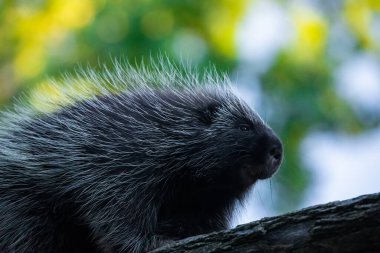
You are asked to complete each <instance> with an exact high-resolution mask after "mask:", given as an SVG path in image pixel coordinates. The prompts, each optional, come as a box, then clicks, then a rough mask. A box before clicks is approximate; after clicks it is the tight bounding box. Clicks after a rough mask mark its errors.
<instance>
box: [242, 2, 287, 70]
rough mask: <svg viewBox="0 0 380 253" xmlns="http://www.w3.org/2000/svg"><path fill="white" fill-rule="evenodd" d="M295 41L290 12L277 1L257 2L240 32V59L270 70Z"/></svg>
mask: <svg viewBox="0 0 380 253" xmlns="http://www.w3.org/2000/svg"><path fill="white" fill-rule="evenodd" d="M292 37H294V31H293V27H292V25H291V22H290V19H289V17H288V16H287V13H286V11H285V10H284V9H282V7H281V6H280V5H279V4H277V3H275V2H274V1H270V0H266V1H263V0H259V1H256V2H255V3H254V4H253V5H252V6H251V8H250V10H249V11H248V14H247V16H246V18H245V19H244V20H243V22H242V24H241V26H240V27H239V29H238V34H237V45H238V54H239V58H240V59H241V60H243V61H251V62H253V63H256V64H257V68H263V69H266V68H268V67H269V66H270V65H271V63H272V61H273V60H274V58H275V56H276V55H277V53H278V51H279V50H280V49H281V48H283V47H284V46H285V45H287V44H288V43H289V42H290V41H291V38H292Z"/></svg>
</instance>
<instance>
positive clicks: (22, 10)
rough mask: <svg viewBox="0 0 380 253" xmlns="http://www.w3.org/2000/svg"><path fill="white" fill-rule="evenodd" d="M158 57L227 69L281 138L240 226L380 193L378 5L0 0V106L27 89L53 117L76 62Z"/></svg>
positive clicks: (367, 0) (300, 0)
mask: <svg viewBox="0 0 380 253" xmlns="http://www.w3.org/2000/svg"><path fill="white" fill-rule="evenodd" d="M160 53H161V54H162V53H165V54H167V55H168V56H169V57H170V58H171V59H173V60H174V61H180V60H181V59H186V60H188V61H189V62H190V63H191V64H194V65H196V66H201V67H202V66H209V64H210V63H212V64H214V65H216V67H217V69H218V70H220V71H225V72H227V73H228V74H229V75H230V76H231V78H232V80H233V83H234V86H235V88H236V92H237V93H239V94H240V95H241V96H243V97H244V99H245V100H246V101H247V102H248V103H249V104H250V105H251V106H252V107H253V108H255V109H256V110H257V111H258V112H259V113H260V114H261V115H262V117H263V118H264V120H265V121H267V122H268V124H269V125H271V126H272V127H273V128H274V129H275V131H276V132H277V133H279V135H280V136H281V138H282V140H283V143H284V146H285V160H284V162H283V165H282V168H281V169H280V171H279V172H278V173H277V174H276V175H275V176H274V177H273V179H271V180H269V181H266V182H262V183H259V184H258V185H257V186H256V187H255V188H254V189H253V190H252V194H251V196H250V198H249V199H248V201H247V203H246V204H245V207H244V208H240V211H239V212H237V215H236V219H235V220H234V222H233V223H234V225H236V224H240V223H244V222H248V221H252V220H255V219H258V218H261V217H264V216H271V215H276V214H280V213H283V212H287V211H291V210H295V209H298V208H301V207H306V206H309V205H313V204H319V203H325V202H328V201H333V200H342V199H347V198H351V197H355V196H358V195H361V194H366V193H373V192H380V124H379V122H380V1H378V0H332V1H320V0H309V1H308V0H293V1H290V0H289V1H286V0H282V1H280V0H278V1H275V0H256V1H253V0H252V1H250V0H208V1H201V0H198V1H196V0H140V1H135V0H113V1H111V0H80V1H79V0H49V1H43V0H0V110H2V109H3V110H4V109H5V108H8V107H10V106H12V104H14V103H15V101H17V98H18V97H19V96H20V94H21V93H23V94H28V99H29V100H30V101H28V102H29V103H30V105H31V106H32V107H35V109H37V110H45V109H46V108H44V103H41V100H43V99H44V98H46V97H49V99H53V100H54V99H56V100H59V99H60V96H59V92H58V91H57V90H56V89H55V88H53V87H51V86H50V83H49V81H48V78H56V77H58V78H60V77H62V74H64V73H70V72H73V71H75V69H77V68H78V66H92V67H94V68H98V67H99V64H106V65H109V64H110V63H111V60H112V58H113V57H116V58H120V57H125V58H127V59H129V60H130V61H131V62H132V63H134V62H135V61H137V62H139V61H140V60H141V59H142V57H148V58H149V56H150V55H152V56H155V55H158V54H160ZM148 58H147V59H148ZM147 59H145V60H147ZM0 148H1V147H0Z"/></svg>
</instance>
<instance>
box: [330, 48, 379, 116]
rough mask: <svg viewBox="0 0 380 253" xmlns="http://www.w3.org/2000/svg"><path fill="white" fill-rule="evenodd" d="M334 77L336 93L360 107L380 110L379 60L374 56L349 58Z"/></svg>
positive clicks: (363, 55) (362, 55)
mask: <svg viewBox="0 0 380 253" xmlns="http://www.w3.org/2000/svg"><path fill="white" fill-rule="evenodd" d="M335 77H336V88H337V91H338V94H340V95H341V96H343V97H344V98H346V99H347V100H349V101H350V102H351V103H353V104H354V105H356V106H359V107H360V108H362V109H365V110H369V111H373V110H375V111H377V112H380V62H379V60H377V59H376V58H375V57H374V56H370V55H365V54H361V55H357V56H355V57H353V58H352V59H349V60H348V61H346V62H345V63H343V64H342V66H341V67H340V68H338V69H337V71H336V75H335Z"/></svg>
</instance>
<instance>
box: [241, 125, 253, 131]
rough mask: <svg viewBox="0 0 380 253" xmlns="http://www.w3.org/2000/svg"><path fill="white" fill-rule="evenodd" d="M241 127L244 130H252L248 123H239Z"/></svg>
mask: <svg viewBox="0 0 380 253" xmlns="http://www.w3.org/2000/svg"><path fill="white" fill-rule="evenodd" d="M239 129H240V130H241V131H243V132H245V131H249V130H251V129H250V127H249V126H248V125H247V124H241V125H239Z"/></svg>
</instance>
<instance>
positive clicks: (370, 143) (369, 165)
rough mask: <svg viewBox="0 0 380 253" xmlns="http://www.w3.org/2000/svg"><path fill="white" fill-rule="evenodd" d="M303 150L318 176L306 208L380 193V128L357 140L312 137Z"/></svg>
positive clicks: (308, 162) (333, 135)
mask: <svg viewBox="0 0 380 253" xmlns="http://www.w3.org/2000/svg"><path fill="white" fill-rule="evenodd" d="M301 150H303V154H304V162H305V163H306V165H307V166H308V167H309V168H311V169H312V170H313V172H314V174H315V178H314V180H315V183H314V184H313V185H312V186H311V190H310V191H309V196H308V198H307V200H306V201H305V203H304V206H309V205H314V204H322V203H327V202H329V201H335V200H344V199H348V198H353V197H356V196H359V195H362V194H369V193H375V192H380V128H379V129H376V130H373V131H370V132H365V133H363V134H360V135H357V136H350V135H337V134H333V133H316V134H312V135H310V136H309V137H308V138H306V140H305V142H304V144H303V146H302V148H301Z"/></svg>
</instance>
